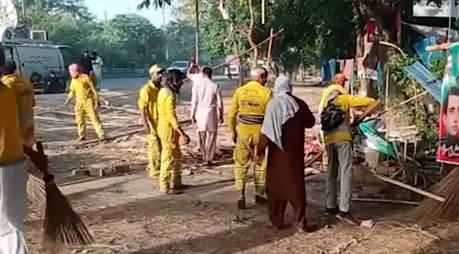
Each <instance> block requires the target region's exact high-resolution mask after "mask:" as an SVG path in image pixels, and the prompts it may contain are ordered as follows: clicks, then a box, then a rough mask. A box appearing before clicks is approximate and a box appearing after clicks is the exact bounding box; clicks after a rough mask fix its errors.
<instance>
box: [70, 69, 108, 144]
mask: <svg viewBox="0 0 459 254" xmlns="http://www.w3.org/2000/svg"><path fill="white" fill-rule="evenodd" d="M69 72H70V76H71V77H72V82H71V83H70V92H69V95H68V97H67V101H66V102H65V104H66V105H68V104H69V103H70V101H71V100H72V99H73V98H75V118H76V122H77V127H78V137H79V138H78V140H79V141H82V140H85V139H86V117H89V119H91V121H92V124H93V126H94V129H95V131H96V133H97V136H98V137H99V139H105V133H104V129H103V127H102V123H101V121H100V118H99V116H98V114H97V112H96V108H97V107H98V105H99V96H98V95H97V91H96V89H95V87H94V83H93V82H92V79H91V78H90V77H89V76H88V75H86V74H84V73H82V72H81V70H80V67H79V66H78V65H77V64H72V65H70V67H69Z"/></svg>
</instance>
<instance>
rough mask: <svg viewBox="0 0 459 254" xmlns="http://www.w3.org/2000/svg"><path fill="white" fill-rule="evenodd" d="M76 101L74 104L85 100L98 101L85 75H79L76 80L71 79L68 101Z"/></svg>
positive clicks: (93, 87)
mask: <svg viewBox="0 0 459 254" xmlns="http://www.w3.org/2000/svg"><path fill="white" fill-rule="evenodd" d="M73 98H75V99H76V104H78V103H79V102H83V101H85V100H87V99H93V100H94V101H95V102H98V101H99V96H98V95H97V91H96V88H95V86H94V82H93V81H92V79H91V78H90V77H89V76H88V75H86V74H80V76H79V77H78V78H75V79H72V82H71V83H70V91H69V95H68V99H73Z"/></svg>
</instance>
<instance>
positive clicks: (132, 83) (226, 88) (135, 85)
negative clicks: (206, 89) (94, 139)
mask: <svg viewBox="0 0 459 254" xmlns="http://www.w3.org/2000/svg"><path fill="white" fill-rule="evenodd" d="M215 81H216V82H217V83H218V84H220V86H221V87H222V91H223V96H230V95H231V94H232V92H233V90H234V89H235V88H236V87H237V80H234V79H233V80H229V79H228V78H226V77H218V76H217V77H216V78H215ZM146 82H147V78H146V77H145V78H115V79H105V80H103V81H102V83H101V84H100V86H99V87H100V88H101V89H104V90H105V89H106V90H110V91H114V90H124V91H126V90H127V91H137V90H139V88H140V87H142V86H143V85H144V84H145V83H146ZM180 98H181V99H182V100H185V101H189V100H191V84H190V83H189V82H186V83H185V85H184V86H183V87H182V89H181V91H180Z"/></svg>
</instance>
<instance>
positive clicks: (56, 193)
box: [34, 142, 93, 252]
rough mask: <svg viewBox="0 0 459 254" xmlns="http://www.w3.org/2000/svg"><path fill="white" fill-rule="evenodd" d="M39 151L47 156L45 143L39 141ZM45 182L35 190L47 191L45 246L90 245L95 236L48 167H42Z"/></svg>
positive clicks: (52, 249) (44, 222)
mask: <svg viewBox="0 0 459 254" xmlns="http://www.w3.org/2000/svg"><path fill="white" fill-rule="evenodd" d="M36 145H37V151H38V153H39V154H40V155H41V156H45V153H44V150H43V145H42V143H41V142H37V144H36ZM42 171H43V174H44V175H45V176H44V177H43V181H44V184H43V185H41V186H40V185H35V186H39V187H40V188H42V189H38V190H35V191H34V192H43V188H44V191H45V193H46V208H45V218H44V221H43V228H44V237H43V246H44V247H45V249H47V250H50V251H53V252H55V251H57V250H59V248H60V247H61V246H62V244H64V245H88V244H90V243H92V242H93V238H92V236H91V234H90V233H89V231H88V229H87V228H86V226H85V225H84V223H83V221H82V220H81V218H80V216H79V215H78V214H77V213H75V211H74V210H73V208H72V206H71V205H70V203H69V201H68V200H67V198H66V197H65V196H64V195H63V194H62V192H61V191H60V190H59V188H58V187H57V184H56V183H55V182H54V176H53V175H52V174H50V173H49V172H48V169H47V168H45V169H42Z"/></svg>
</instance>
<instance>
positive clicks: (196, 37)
mask: <svg viewBox="0 0 459 254" xmlns="http://www.w3.org/2000/svg"><path fill="white" fill-rule="evenodd" d="M194 7H195V12H196V13H195V15H196V31H195V58H196V64H199V0H194Z"/></svg>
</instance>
